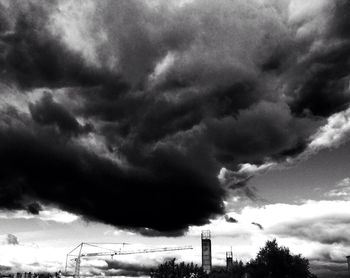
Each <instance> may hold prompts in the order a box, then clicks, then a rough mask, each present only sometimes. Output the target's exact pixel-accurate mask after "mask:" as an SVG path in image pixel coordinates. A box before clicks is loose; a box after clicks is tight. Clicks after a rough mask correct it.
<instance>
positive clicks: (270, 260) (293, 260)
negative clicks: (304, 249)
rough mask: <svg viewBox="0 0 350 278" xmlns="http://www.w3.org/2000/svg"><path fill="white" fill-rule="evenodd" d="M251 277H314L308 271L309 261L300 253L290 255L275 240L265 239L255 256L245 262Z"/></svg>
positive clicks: (286, 249) (287, 250)
mask: <svg viewBox="0 0 350 278" xmlns="http://www.w3.org/2000/svg"><path fill="white" fill-rule="evenodd" d="M247 272H248V273H249V274H250V277H251V278H316V276H315V275H313V274H312V273H311V272H310V265H309V261H308V260H307V259H306V258H303V257H302V256H301V255H292V254H291V253H290V251H289V249H288V248H286V247H280V246H278V244H277V241H276V240H275V239H274V240H272V241H267V242H266V245H265V247H263V248H261V249H260V251H259V253H258V254H257V257H256V258H255V259H253V260H251V261H250V262H249V263H247Z"/></svg>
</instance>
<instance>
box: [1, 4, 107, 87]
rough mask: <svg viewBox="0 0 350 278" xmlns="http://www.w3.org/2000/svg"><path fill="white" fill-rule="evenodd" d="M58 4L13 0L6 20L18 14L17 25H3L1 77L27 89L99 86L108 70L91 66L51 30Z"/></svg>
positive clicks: (16, 17) (13, 23)
mask: <svg viewBox="0 0 350 278" xmlns="http://www.w3.org/2000/svg"><path fill="white" fill-rule="evenodd" d="M55 3H56V1H52V2H50V3H45V5H42V4H40V1H32V2H19V1H11V3H10V4H9V5H10V8H9V9H8V14H6V12H4V13H3V16H5V19H3V21H5V22H6V21H10V22H11V21H13V18H11V17H15V21H14V22H12V25H13V27H12V29H7V28H6V25H3V26H4V28H3V30H2V32H1V31H0V32H1V33H0V46H1V48H0V72H1V79H4V80H12V81H15V82H16V85H18V86H20V87H23V88H37V87H50V88H54V87H58V88H59V87H64V86H74V85H78V86H92V85H98V84H100V82H101V80H103V79H105V78H106V77H105V76H106V75H107V76H108V74H109V73H108V72H101V71H98V70H96V69H95V68H94V67H88V66H87V65H86V62H85V61H84V59H83V57H82V56H81V55H79V54H78V53H73V52H72V51H69V50H68V49H67V47H66V46H65V45H64V44H63V43H62V42H61V40H60V38H59V37H57V36H54V35H53V34H51V33H50V32H49V31H48V29H47V27H48V25H49V21H48V16H49V14H50V13H51V12H52V9H54V8H55ZM6 16H7V19H6ZM8 25H9V27H10V26H11V25H10V24H8Z"/></svg>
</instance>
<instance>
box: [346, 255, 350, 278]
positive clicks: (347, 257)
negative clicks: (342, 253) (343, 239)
mask: <svg viewBox="0 0 350 278" xmlns="http://www.w3.org/2000/svg"><path fill="white" fill-rule="evenodd" d="M346 260H347V262H348V272H349V274H348V277H350V256H346Z"/></svg>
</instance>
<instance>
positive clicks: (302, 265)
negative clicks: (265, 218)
mask: <svg viewBox="0 0 350 278" xmlns="http://www.w3.org/2000/svg"><path fill="white" fill-rule="evenodd" d="M150 274H151V277H152V278H317V276H316V275H314V274H312V273H311V271H310V264H309V261H308V260H307V259H306V258H304V257H302V256H301V255H300V254H299V255H293V254H291V252H290V250H289V249H288V248H287V247H283V246H278V244H277V241H276V240H272V241H267V242H266V244H265V246H264V247H263V248H261V249H260V251H259V252H258V254H257V256H256V258H254V259H251V260H250V261H249V262H248V263H246V264H244V263H243V262H242V261H234V262H233V264H232V265H231V266H230V267H229V268H226V267H217V268H214V269H213V271H212V272H211V273H210V274H206V273H205V272H204V271H203V269H202V268H201V267H199V266H197V265H194V264H193V263H184V262H182V263H176V261H175V259H173V260H170V261H167V262H164V263H163V264H161V265H159V266H158V268H157V269H155V270H152V271H151V273H150Z"/></svg>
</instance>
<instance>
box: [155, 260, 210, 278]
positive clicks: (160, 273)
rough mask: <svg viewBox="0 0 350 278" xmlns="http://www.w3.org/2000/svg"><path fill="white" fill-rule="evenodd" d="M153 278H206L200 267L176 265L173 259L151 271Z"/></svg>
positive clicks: (190, 264)
mask: <svg viewBox="0 0 350 278" xmlns="http://www.w3.org/2000/svg"><path fill="white" fill-rule="evenodd" d="M151 277H154V278H208V275H207V274H206V273H205V272H204V271H203V269H202V268H201V267H198V266H197V265H194V264H193V263H187V264H186V263H184V262H181V263H176V262H175V259H172V260H169V261H166V262H164V263H162V264H161V265H159V266H158V268H157V269H156V270H152V271H151Z"/></svg>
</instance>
